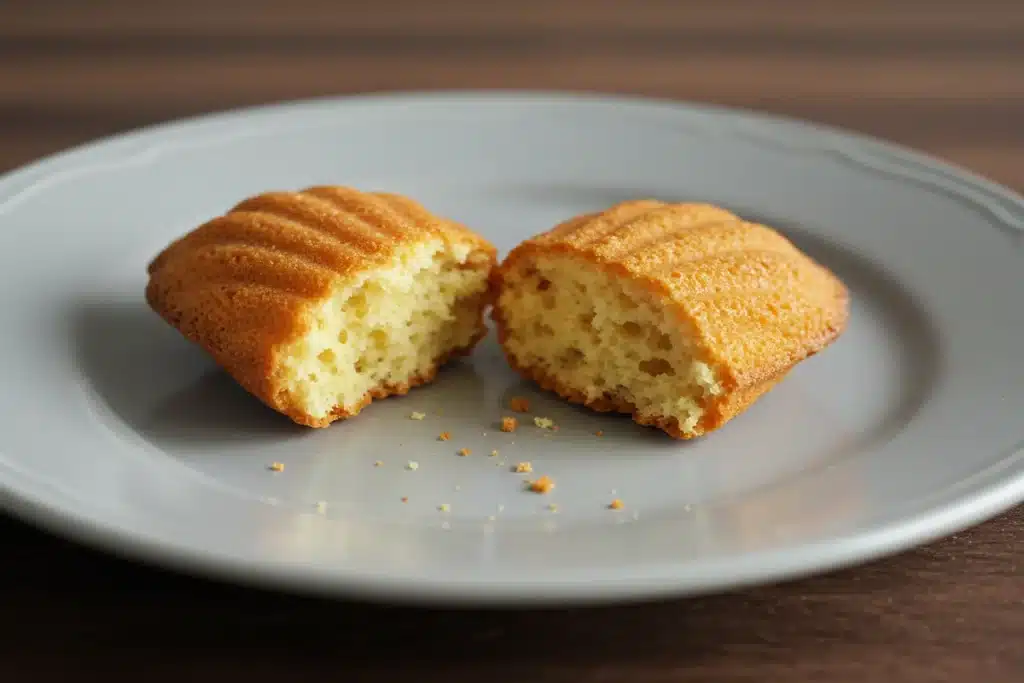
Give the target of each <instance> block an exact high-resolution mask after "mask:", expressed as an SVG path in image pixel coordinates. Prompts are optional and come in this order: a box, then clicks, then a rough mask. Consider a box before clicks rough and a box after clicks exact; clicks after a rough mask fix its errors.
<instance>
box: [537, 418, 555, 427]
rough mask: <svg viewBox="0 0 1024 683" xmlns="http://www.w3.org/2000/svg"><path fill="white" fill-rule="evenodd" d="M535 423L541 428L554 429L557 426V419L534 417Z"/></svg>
mask: <svg viewBox="0 0 1024 683" xmlns="http://www.w3.org/2000/svg"><path fill="white" fill-rule="evenodd" d="M533 424H535V425H537V426H538V427H540V428H541V429H552V428H554V426H555V421H554V420H552V419H551V418H548V417H535V418H533Z"/></svg>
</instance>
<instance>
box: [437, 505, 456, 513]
mask: <svg viewBox="0 0 1024 683" xmlns="http://www.w3.org/2000/svg"><path fill="white" fill-rule="evenodd" d="M437 509H438V510H440V511H441V512H448V511H450V510H451V509H452V506H451V505H449V504H448V503H441V504H440V505H438V506H437Z"/></svg>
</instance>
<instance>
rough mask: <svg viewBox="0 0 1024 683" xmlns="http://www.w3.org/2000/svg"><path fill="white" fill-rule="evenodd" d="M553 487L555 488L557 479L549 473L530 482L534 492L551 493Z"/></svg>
mask: <svg viewBox="0 0 1024 683" xmlns="http://www.w3.org/2000/svg"><path fill="white" fill-rule="evenodd" d="M553 488H555V480H554V479H552V478H551V477H549V476H547V475H544V476H543V477H541V478H540V479H537V480H535V481H531V482H530V490H531V491H533V492H534V493H549V492H550V491H551V489H553Z"/></svg>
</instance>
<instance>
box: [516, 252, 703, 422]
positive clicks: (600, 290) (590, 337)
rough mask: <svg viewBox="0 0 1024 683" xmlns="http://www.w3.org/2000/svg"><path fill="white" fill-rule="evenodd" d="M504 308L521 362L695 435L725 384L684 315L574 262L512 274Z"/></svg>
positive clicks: (554, 261)
mask: <svg viewBox="0 0 1024 683" xmlns="http://www.w3.org/2000/svg"><path fill="white" fill-rule="evenodd" d="M506 282H507V284H506V286H505V288H504V289H503V291H502V294H501V298H500V302H499V305H500V306H501V311H502V314H503V315H504V318H505V321H506V322H507V334H508V336H507V340H506V346H507V348H508V350H509V351H510V352H511V353H512V355H513V356H514V357H515V359H516V360H517V361H518V363H519V364H520V365H523V366H539V367H540V368H541V369H542V370H543V371H544V372H545V373H546V374H548V375H550V376H552V377H555V378H557V379H558V380H559V381H560V382H561V383H563V384H564V385H566V386H568V387H570V388H572V389H574V390H576V391H579V392H581V393H582V394H584V395H585V396H586V397H587V399H588V400H589V401H593V400H597V399H600V398H602V397H603V398H609V399H615V400H624V401H626V402H628V403H629V404H630V405H632V406H635V410H636V413H637V414H638V415H640V416H643V417H652V418H654V417H661V418H675V419H676V420H677V421H678V423H679V428H680V431H682V432H684V433H691V434H692V433H693V432H694V429H695V427H696V426H697V424H698V423H699V421H700V419H701V417H702V416H703V414H704V409H703V406H704V404H705V401H704V399H705V397H706V396H708V395H714V394H719V393H721V391H722V388H721V385H720V384H719V382H718V380H717V379H716V377H715V376H714V373H713V372H712V370H711V368H710V367H709V366H708V365H707V364H706V363H704V362H701V361H699V360H695V359H694V357H693V355H692V344H691V342H690V340H689V338H688V337H687V335H686V333H685V330H683V329H681V325H680V324H679V322H678V320H677V319H675V318H673V317H672V316H671V315H670V314H669V312H667V311H666V310H665V309H664V308H663V307H662V306H659V305H658V303H657V301H656V300H655V299H654V297H653V296H651V295H649V294H648V293H647V292H646V291H645V290H643V289H642V288H641V287H639V286H638V285H636V284H634V283H632V282H630V281H629V280H626V279H625V278H617V277H615V276H613V275H610V274H608V273H605V272H603V271H600V270H598V269H597V268H595V267H594V266H593V265H592V264H588V263H586V262H583V261H580V260H577V259H574V258H570V257H561V258H557V257H556V258H550V257H542V258H538V259H536V260H535V261H532V262H530V263H528V264H524V266H522V267H521V268H520V270H519V272H518V273H517V274H515V275H513V276H512V277H510V278H508V279H507V280H506Z"/></svg>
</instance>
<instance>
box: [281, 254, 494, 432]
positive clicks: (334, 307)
mask: <svg viewBox="0 0 1024 683" xmlns="http://www.w3.org/2000/svg"><path fill="white" fill-rule="evenodd" d="M471 260H472V255H471V250H470V248H469V247H468V246H463V245H455V246H454V247H446V246H445V244H444V243H443V242H442V241H441V240H433V241H428V242H423V243H417V244H415V245H413V246H411V247H409V248H407V249H405V250H404V251H402V252H400V253H399V254H398V255H397V258H396V264H395V265H394V266H393V267H390V268H388V269H382V270H374V271H371V272H369V273H368V274H367V275H366V276H364V277H362V278H360V279H358V280H357V281H355V282H352V283H350V284H349V285H348V286H346V287H344V288H342V289H340V290H339V291H337V292H336V293H335V294H334V295H333V296H332V297H330V298H329V299H328V300H327V301H325V302H324V303H323V304H322V305H321V306H320V307H319V308H318V309H317V310H315V311H314V312H313V323H312V327H311V330H310V332H309V333H308V334H307V335H306V336H305V337H303V338H301V339H299V340H298V341H297V342H295V343H294V344H293V345H292V346H291V347H290V348H288V349H285V350H284V352H283V354H282V358H283V360H282V363H281V373H282V378H283V380H284V383H285V385H286V387H287V391H288V393H289V394H290V397H289V398H290V400H291V401H292V402H294V403H296V404H298V405H299V406H301V407H302V409H303V410H304V411H305V412H306V413H308V414H309V415H311V416H313V417H315V418H318V419H320V418H324V417H326V416H328V415H330V414H331V413H332V412H333V411H335V409H336V408H338V407H341V408H344V409H345V410H346V411H349V412H353V411H355V410H357V409H358V407H359V406H360V404H361V403H363V402H364V397H365V396H366V393H367V392H368V391H370V390H371V389H373V388H376V387H378V386H384V387H388V386H395V385H402V384H405V383H407V382H408V381H409V380H410V379H412V378H414V377H416V376H418V375H422V374H424V373H426V372H428V371H429V370H430V368H431V367H432V366H433V365H434V364H435V363H436V362H437V360H438V359H439V358H440V357H442V356H443V355H445V354H446V353H448V352H449V351H452V350H453V349H456V348H459V347H464V346H466V345H467V344H469V343H470V341H471V340H472V338H473V337H474V335H475V334H476V333H477V330H478V325H479V321H480V314H481V308H482V306H483V303H484V297H483V295H484V293H485V292H486V290H487V275H488V269H487V267H486V264H485V263H471V262H470V261H471Z"/></svg>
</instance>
